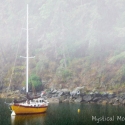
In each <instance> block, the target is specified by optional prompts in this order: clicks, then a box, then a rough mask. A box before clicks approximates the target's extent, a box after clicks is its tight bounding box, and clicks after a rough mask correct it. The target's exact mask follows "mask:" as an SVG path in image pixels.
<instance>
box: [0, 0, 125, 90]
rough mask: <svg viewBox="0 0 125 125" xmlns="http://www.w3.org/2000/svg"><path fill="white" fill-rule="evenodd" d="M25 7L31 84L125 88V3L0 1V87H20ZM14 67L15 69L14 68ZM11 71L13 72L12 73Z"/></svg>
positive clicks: (114, 0)
mask: <svg viewBox="0 0 125 125" xmlns="http://www.w3.org/2000/svg"><path fill="white" fill-rule="evenodd" d="M27 4H29V27H30V28H31V29H30V30H29V42H30V56H35V58H34V59H30V71H29V73H30V76H29V78H30V83H32V84H34V86H37V85H38V84H40V83H41V82H43V83H46V87H48V88H50V87H52V86H54V87H57V88H59V87H62V88H70V89H73V88H74V87H76V86H86V87H88V88H90V89H93V88H94V87H96V88H100V89H103V88H106V89H107V90H115V89H118V88H119V89H120V88H124V84H125V0H36V1H35V0H34V1H32V0H27V1H25V0H24V1H23V0H21V1H19V0H18V1H17V0H9V1H7V0H4V1H2V2H0V88H1V89H2V88H3V87H7V86H8V84H9V83H10V78H11V77H12V81H11V82H12V84H11V85H12V86H14V88H15V89H17V88H19V87H22V86H24V85H25V65H26V64H25V59H23V58H20V56H25V55H26V30H25V28H26V6H27ZM14 64H15V66H14ZM14 67H15V68H14Z"/></svg>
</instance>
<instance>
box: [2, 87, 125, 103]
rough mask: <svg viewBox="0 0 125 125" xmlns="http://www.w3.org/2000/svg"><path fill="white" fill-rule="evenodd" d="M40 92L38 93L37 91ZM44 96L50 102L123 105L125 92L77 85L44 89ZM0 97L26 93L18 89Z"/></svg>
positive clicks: (18, 97)
mask: <svg viewBox="0 0 125 125" xmlns="http://www.w3.org/2000/svg"><path fill="white" fill-rule="evenodd" d="M39 94H40V93H39ZM44 96H45V97H46V98H47V99H48V101H49V102H50V103H96V104H111V105H125V93H123V92H122V93H119V94H118V93H113V92H98V91H97V90H95V89H94V90H93V91H89V92H86V91H85V87H84V86H83V87H77V88H75V89H74V90H73V91H70V90H68V89H67V88H65V89H60V90H57V89H46V90H45V94H44ZM0 98H12V99H14V98H16V99H21V98H26V95H25V94H24V93H22V92H20V91H19V90H16V91H13V92H11V91H10V92H8V93H6V92H3V93H1V94H0Z"/></svg>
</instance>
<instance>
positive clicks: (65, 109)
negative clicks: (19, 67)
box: [0, 100, 125, 125]
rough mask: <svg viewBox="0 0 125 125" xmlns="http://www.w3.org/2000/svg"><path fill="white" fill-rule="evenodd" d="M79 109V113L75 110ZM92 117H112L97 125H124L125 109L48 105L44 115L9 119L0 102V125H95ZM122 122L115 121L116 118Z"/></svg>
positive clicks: (102, 106)
mask: <svg viewBox="0 0 125 125" xmlns="http://www.w3.org/2000/svg"><path fill="white" fill-rule="evenodd" d="M78 109H80V113H78V112H77V110H78ZM92 116H96V117H97V118H99V117H100V116H105V117H113V116H114V121H101V122H99V123H98V124H99V125H123V124H125V107H124V106H111V105H105V106H104V105H95V104H50V106H49V108H48V110H47V113H46V114H39V115H22V116H15V117H14V116H13V117H11V111H10V110H9V108H8V107H7V105H5V104H4V101H3V100H0V125H96V124H97V121H92ZM120 116H121V117H122V120H123V121H121V120H117V117H120Z"/></svg>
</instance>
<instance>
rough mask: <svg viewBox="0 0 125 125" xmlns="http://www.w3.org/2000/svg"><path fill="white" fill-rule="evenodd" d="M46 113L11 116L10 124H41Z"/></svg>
mask: <svg viewBox="0 0 125 125" xmlns="http://www.w3.org/2000/svg"><path fill="white" fill-rule="evenodd" d="M45 116H46V113H44V114H37V115H16V116H11V125H31V124H33V125H35V124H36V125H43V124H44V120H45Z"/></svg>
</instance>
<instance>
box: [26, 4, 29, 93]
mask: <svg viewBox="0 0 125 125" xmlns="http://www.w3.org/2000/svg"><path fill="white" fill-rule="evenodd" d="M28 30H29V29H28V4H27V45H26V50H27V51H26V92H27V93H28V76H29V75H28V68H29V67H28V66H29V65H28V64H29V38H28V35H29V34H28Z"/></svg>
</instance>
